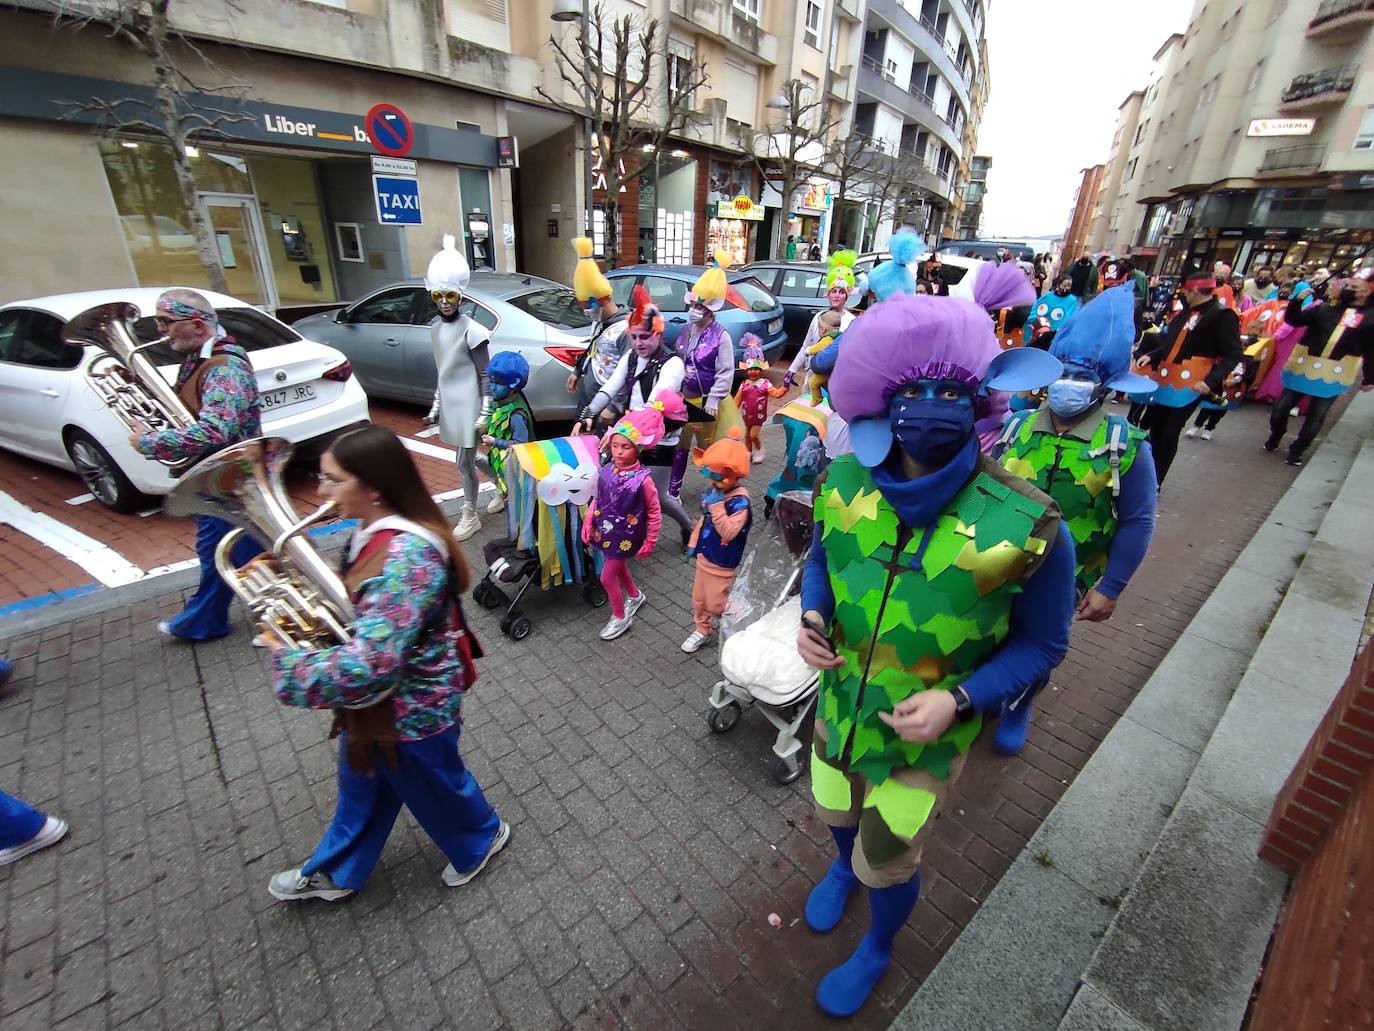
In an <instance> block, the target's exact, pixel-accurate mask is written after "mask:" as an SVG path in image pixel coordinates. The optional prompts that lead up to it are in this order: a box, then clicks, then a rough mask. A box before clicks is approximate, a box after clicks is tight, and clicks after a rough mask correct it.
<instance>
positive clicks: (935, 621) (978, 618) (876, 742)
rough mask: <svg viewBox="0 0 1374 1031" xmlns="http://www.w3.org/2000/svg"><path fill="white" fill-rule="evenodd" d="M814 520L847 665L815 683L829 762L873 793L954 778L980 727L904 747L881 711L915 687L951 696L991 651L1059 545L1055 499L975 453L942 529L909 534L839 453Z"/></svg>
mask: <svg viewBox="0 0 1374 1031" xmlns="http://www.w3.org/2000/svg"><path fill="white" fill-rule="evenodd" d="M817 519H818V520H819V522H820V527H821V539H822V542H823V544H824V547H825V561H826V567H827V569H828V571H829V579H830V588H831V591H832V592H833V594H834V596H835V618H834V622H833V624H832V631H831V635H832V637H833V638H834V641H835V647H836V650H837V652H838V653H839V655H840V656H842V657H843V658H844V659H845V664H844V666H842V667H840V668H839V669H837V670H826V671H825V672H824V673H822V674H821V691H820V701H819V708H818V710H817V712H818V715H819V716H820V718H821V719H822V720H823V721H824V722H825V726H826V730H827V737H826V742H825V748H824V757H825V759H826V760H828V761H829V762H830V763H832V764H834V765H835V766H836V767H838V768H839V769H841V770H848V771H852V772H855V773H860V774H863V775H864V776H865V777H867V778H868V779H869V780H870V781H872V782H873V783H874V784H881V783H882V782H883V781H885V780H886V779H887V777H888V774H889V773H890V772H891V771H892V770H893V769H894V768H895V767H901V766H910V767H914V768H917V769H926V770H929V771H930V772H931V773H932V774H933V775H934V776H937V777H941V778H944V777H947V776H948V775H949V763H950V760H951V759H953V758H954V757H955V756H956V755H957V754H959V753H961V752H966V751H967V750H968V748H969V746H970V745H971V744H972V743H973V740H974V738H976V737H977V736H978V731H979V730H980V729H981V727H982V720H981V717H979V716H975V717H974V718H973V719H972V720H970V721H969V722H967V723H956V724H955V725H954V726H952V727H951V728H950V729H949V730H948V731H947V732H946V733H945V734H944V735H943V736H942V737H941V738H940V739H939V740H938V741H936V742H934V743H932V744H928V745H920V744H913V743H910V742H906V741H903V740H902V739H901V738H899V737H898V736H897V735H896V733H894V732H893V730H892V728H891V727H889V726H888V725H887V724H886V723H884V722H883V721H882V720H881V719H879V718H878V714H879V713H880V712H886V713H890V712H891V711H892V708H893V706H895V705H896V704H897V703H898V702H901V701H903V700H905V699H906V698H909V697H910V696H911V695H913V694H915V693H916V692H917V691H927V690H933V689H941V690H948V689H950V688H952V687H954V686H955V685H957V684H958V683H960V681H962V680H964V679H966V678H967V677H968V675H969V674H970V673H972V672H973V671H974V670H975V669H976V668H977V667H978V666H979V665H980V664H981V663H982V662H983V661H984V660H985V659H986V658H987V657H988V656H989V655H990V654H991V653H992V652H993V651H994V650H996V648H997V647H998V645H999V644H1001V642H1002V639H1003V638H1004V637H1006V635H1007V630H1008V627H1009V625H1010V620H1011V605H1012V599H1013V598H1014V597H1015V596H1016V595H1017V594H1019V593H1020V591H1021V582H1022V581H1023V580H1024V579H1025V577H1027V576H1029V575H1030V573H1031V572H1032V571H1033V570H1034V569H1035V568H1036V566H1037V565H1038V564H1039V562H1040V560H1041V558H1042V557H1043V556H1044V555H1045V554H1047V553H1048V551H1049V548H1050V547H1051V545H1053V543H1054V539H1055V535H1056V534H1057V533H1058V521H1059V520H1058V513H1057V512H1055V510H1054V508H1053V505H1052V504H1051V503H1050V500H1049V498H1047V497H1045V496H1044V495H1043V494H1041V493H1040V492H1038V491H1036V490H1034V489H1032V488H1030V487H1029V485H1027V484H1026V483H1024V482H1023V481H1020V480H1018V479H1016V477H1013V476H1011V475H1009V474H1008V473H1006V472H1005V471H1004V470H1003V469H1001V468H999V467H998V466H997V464H996V463H995V462H993V461H991V460H990V459H987V458H982V457H980V459H979V464H978V468H977V472H976V473H975V474H974V476H973V477H972V478H971V479H970V480H969V482H968V483H967V484H966V485H965V486H964V487H963V489H962V490H960V491H959V493H958V494H956V495H955V496H954V497H953V498H952V499H951V501H950V503H949V504H948V505H947V506H946V507H945V510H944V512H943V513H942V514H941V515H940V517H939V518H938V519H937V520H936V521H935V523H934V525H933V526H931V527H929V528H925V529H921V528H917V529H916V530H914V531H913V530H912V528H909V527H905V526H903V525H902V524H901V521H900V520H899V519H898V517H897V513H896V512H895V511H894V510H893V509H892V507H891V506H890V505H889V504H888V502H887V500H886V499H885V498H884V497H883V496H882V494H881V492H880V491H879V490H878V488H877V486H876V485H875V484H874V482H873V479H872V477H871V475H870V474H869V471H868V470H867V469H865V468H864V467H863V466H862V465H861V464H860V463H859V461H858V460H857V459H856V458H855V457H854V456H853V455H844V456H842V457H840V458H838V459H836V460H835V461H834V462H833V463H831V465H830V467H829V468H828V469H827V470H826V474H825V481H824V484H823V486H822V489H821V492H820V496H819V498H818V501H817ZM923 543H924V550H922V544H923ZM918 555H919V556H920V560H919V562H918V561H916V559H917V556H918Z"/></svg>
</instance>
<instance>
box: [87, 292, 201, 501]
mask: <svg viewBox="0 0 1374 1031" xmlns="http://www.w3.org/2000/svg"><path fill="white" fill-rule="evenodd" d="M141 314H142V313H141V312H140V311H139V309H138V305H136V304H127V303H125V302H123V301H114V302H112V303H110V304H99V305H96V306H95V307H94V308H87V309H86V310H85V311H83V312H82V313H81V314H79V315H77V316H75V317H73V318H72V319H71V320H70V321H68V322H67V324H66V325H64V326H63V327H62V339H63V340H65V341H66V342H67V343H69V344H71V345H72V346H74V347H83V348H84V347H86V346H87V345H92V346H94V347H98V348H99V349H100V351H101V353H100V354H99V355H97V356H96V357H95V358H93V359H92V360H91V362H90V364H88V365H87V366H86V370H85V376H86V382H87V383H89V384H90V386H91V389H92V390H94V391H95V393H96V396H97V397H99V398H100V400H101V401H103V402H104V403H105V405H106V406H107V407H108V408H109V409H110V410H111V411H112V412H114V414H115V417H116V418H117V419H119V421H120V422H121V423H123V425H124V428H125V429H127V430H129V432H131V433H132V432H133V431H134V430H135V428H136V427H137V425H138V424H139V423H142V424H143V425H145V426H147V427H148V428H149V429H153V430H166V429H173V430H183V429H186V428H187V427H188V426H193V425H195V422H196V417H195V416H194V415H192V414H191V413H190V412H189V411H187V409H186V406H185V405H184V404H182V402H181V398H179V397H178V396H177V392H176V391H175V390H173V389H172V386H171V384H169V383H168V382H167V380H166V379H165V378H163V376H162V374H161V373H160V372H158V371H157V366H155V365H154V364H153V363H152V362H151V361H149V360H148V357H147V355H146V354H145V353H144V352H145V351H148V350H149V349H151V348H154V347H157V346H159V345H160V344H164V343H166V342H167V339H168V338H167V337H159V338H158V339H157V340H154V341H152V342H151V343H147V344H140V343H139V342H138V338H137V337H136V336H134V329H133V324H134V322H136V321H137V320H138V318H139V317H140V315H141ZM157 461H162V460H161V459H157ZM195 462H196V459H195V458H186V459H181V460H178V461H163V462H162V464H163V465H165V466H167V467H168V468H169V469H171V471H172V472H173V474H176V475H180V474H181V473H183V472H185V471H186V470H187V469H189V468H190V467H191V466H192V465H194V464H195Z"/></svg>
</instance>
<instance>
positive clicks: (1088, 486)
mask: <svg viewBox="0 0 1374 1031" xmlns="http://www.w3.org/2000/svg"><path fill="white" fill-rule="evenodd" d="M1012 418H1013V420H1014V421H1013V422H1012V423H1011V424H1009V425H1008V427H1007V433H1006V435H1005V436H1004V440H1005V441H1006V451H1005V452H1004V453H1003V454H1002V466H1003V467H1004V468H1005V469H1006V470H1007V471H1008V472H1010V473H1014V474H1015V475H1017V476H1020V477H1023V478H1025V479H1027V480H1029V481H1030V482H1031V483H1033V484H1035V486H1036V487H1038V488H1039V489H1040V490H1042V491H1044V492H1045V493H1046V494H1048V495H1049V496H1050V497H1051V498H1053V499H1054V502H1055V504H1056V505H1058V506H1059V511H1060V513H1061V514H1062V516H1063V518H1064V520H1065V521H1066V522H1067V523H1068V527H1069V534H1070V535H1071V536H1072V537H1073V543H1074V548H1075V550H1076V555H1077V564H1076V565H1075V567H1074V580H1075V582H1076V583H1077V586H1078V590H1079V592H1080V593H1081V592H1083V591H1086V590H1088V588H1090V587H1092V586H1093V585H1094V584H1095V583H1097V581H1098V580H1100V579H1101V578H1102V574H1103V573H1104V572H1106V570H1107V556H1108V553H1109V552H1110V551H1111V547H1112V538H1113V537H1115V536H1116V526H1117V522H1116V505H1115V500H1116V498H1115V494H1116V489H1119V487H1114V477H1113V476H1112V456H1113V452H1115V454H1116V456H1117V476H1118V477H1119V476H1120V475H1123V474H1124V473H1125V472H1126V470H1128V469H1130V467H1131V465H1132V464H1133V463H1134V462H1135V456H1136V453H1137V452H1138V451H1139V449H1140V442H1141V441H1142V440H1144V439H1145V436H1146V434H1145V433H1144V432H1143V431H1142V430H1138V429H1136V428H1135V427H1134V426H1131V425H1130V424H1129V423H1127V422H1126V421H1125V420H1124V419H1119V420H1118V419H1114V418H1113V417H1112V416H1110V415H1108V414H1107V413H1106V412H1105V411H1103V410H1101V409H1099V411H1098V414H1097V423H1096V426H1094V425H1093V424H1092V422H1091V421H1089V422H1088V423H1087V424H1086V425H1085V424H1082V423H1080V424H1079V425H1078V426H1076V427H1074V429H1075V430H1076V431H1078V433H1079V434H1082V435H1077V434H1074V435H1060V434H1057V433H1055V432H1054V423H1053V422H1051V421H1050V415H1049V413H1048V412H1047V411H1046V410H1045V409H1041V410H1040V411H1038V412H1029V413H1026V414H1025V415H1017V416H1013V417H1012ZM1113 422H1116V424H1117V425H1118V427H1120V429H1119V430H1118V434H1119V438H1120V439H1119V442H1118V444H1117V446H1116V447H1115V448H1113V447H1110V446H1108V437H1109V434H1110V433H1111V430H1112V424H1113ZM1119 482H1120V481H1119V479H1116V480H1115V483H1116V484H1118V485H1119Z"/></svg>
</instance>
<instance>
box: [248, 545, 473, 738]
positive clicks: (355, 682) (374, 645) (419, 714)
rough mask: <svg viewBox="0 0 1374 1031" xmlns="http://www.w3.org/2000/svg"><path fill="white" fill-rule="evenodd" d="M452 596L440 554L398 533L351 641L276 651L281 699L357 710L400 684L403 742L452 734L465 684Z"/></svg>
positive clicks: (365, 595)
mask: <svg viewBox="0 0 1374 1031" xmlns="http://www.w3.org/2000/svg"><path fill="white" fill-rule="evenodd" d="M448 597H449V595H448V569H447V566H446V565H445V562H444V557H443V555H442V554H440V552H439V550H438V549H437V548H436V547H435V546H434V545H433V544H430V543H429V542H428V541H426V540H424V539H423V538H422V537H420V536H418V535H416V534H412V533H400V534H397V535H396V536H395V537H393V538H392V539H391V541H390V542H389V543H388V544H387V550H386V561H385V563H384V565H383V566H382V572H381V575H380V576H376V577H373V578H372V579H370V580H366V581H364V583H363V585H362V587H361V589H360V592H359V595H358V597H357V598H356V599H355V601H354V606H353V607H354V612H355V616H356V618H355V619H354V622H353V640H352V641H351V642H349V643H348V644H344V645H337V646H335V647H333V648H321V649H318V650H315V651H307V650H305V649H300V648H284V649H281V650H279V651H277V652H275V653H274V654H273V656H272V673H273V682H274V686H275V688H276V692H277V698H279V699H280V700H281V701H282V702H284V703H285V704H287V705H295V706H299V707H301V708H307V709H332V708H335V707H337V706H351V707H357V706H361V705H367V704H368V703H369V702H372V701H374V700H376V699H377V698H378V697H379V696H380V695H382V693H383V692H385V691H386V690H387V689H388V688H393V687H394V688H395V690H394V692H393V693H392V695H391V704H392V706H393V714H394V716H395V720H396V736H397V738H398V739H400V740H402V741H415V740H418V739H419V738H424V737H429V736H430V735H431V734H437V733H439V732H440V731H443V730H447V729H448V728H449V727H451V726H453V725H454V724H455V723H457V722H458V719H459V709H460V707H461V705H462V700H463V695H462V692H463V688H464V687H465V686H466V685H465V684H464V682H463V667H462V663H461V661H460V659H459V656H458V651H457V648H456V646H455V644H454V632H455V630H456V629H457V622H456V615H455V613H454V610H453V607H452V606H450V605H448V604H447V599H448ZM441 612H442V615H439V613H441ZM426 622H429V623H430V624H431V629H429V630H428V631H427V630H426V629H425V625H426Z"/></svg>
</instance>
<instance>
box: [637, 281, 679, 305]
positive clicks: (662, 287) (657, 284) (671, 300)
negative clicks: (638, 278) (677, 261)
mask: <svg viewBox="0 0 1374 1031" xmlns="http://www.w3.org/2000/svg"><path fill="white" fill-rule="evenodd" d="M644 288H645V289H646V290H648V291H649V297H650V298H652V299H653V302H654V303H655V304H656V305H658V306H659V308H660V309H662V310H663V311H686V310H687V284H686V283H684V282H683V281H682V280H680V279H669V278H667V277H666V276H645V277H644Z"/></svg>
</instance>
